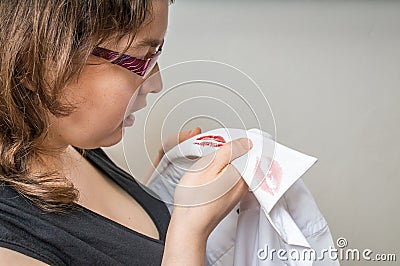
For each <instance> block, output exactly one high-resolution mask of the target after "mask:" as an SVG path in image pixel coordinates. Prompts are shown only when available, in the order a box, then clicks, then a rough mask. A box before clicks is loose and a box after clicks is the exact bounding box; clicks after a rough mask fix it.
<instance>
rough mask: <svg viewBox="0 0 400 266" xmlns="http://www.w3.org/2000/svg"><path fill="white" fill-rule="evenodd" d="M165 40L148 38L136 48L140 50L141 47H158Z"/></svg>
mask: <svg viewBox="0 0 400 266" xmlns="http://www.w3.org/2000/svg"><path fill="white" fill-rule="evenodd" d="M163 41H164V39H162V40H158V39H152V38H146V39H143V40H141V41H140V42H138V43H137V44H136V45H135V46H136V47H138V48H140V47H149V46H150V47H158V46H160V45H161V44H162V43H163Z"/></svg>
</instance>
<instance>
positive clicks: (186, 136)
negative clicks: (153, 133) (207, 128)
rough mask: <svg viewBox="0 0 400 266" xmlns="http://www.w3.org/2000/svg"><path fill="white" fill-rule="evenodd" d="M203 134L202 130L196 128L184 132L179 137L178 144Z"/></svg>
mask: <svg viewBox="0 0 400 266" xmlns="http://www.w3.org/2000/svg"><path fill="white" fill-rule="evenodd" d="M200 133H201V129H200V128H199V127H196V128H195V129H192V130H182V131H181V132H179V135H178V143H181V142H183V141H185V140H187V139H190V138H191V137H193V136H196V135H197V134H200Z"/></svg>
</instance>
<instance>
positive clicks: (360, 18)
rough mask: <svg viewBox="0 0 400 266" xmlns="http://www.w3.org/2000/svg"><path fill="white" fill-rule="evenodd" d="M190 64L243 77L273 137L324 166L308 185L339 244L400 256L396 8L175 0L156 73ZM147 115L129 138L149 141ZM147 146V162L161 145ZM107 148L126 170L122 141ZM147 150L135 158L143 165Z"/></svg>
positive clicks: (399, 18) (399, 7) (395, 4)
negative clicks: (263, 103)
mask: <svg viewBox="0 0 400 266" xmlns="http://www.w3.org/2000/svg"><path fill="white" fill-rule="evenodd" d="M193 59H209V60H216V61H220V62H224V63H227V64H230V65H232V66H235V67H237V68H239V69H240V70H242V71H243V72H245V73H247V74H248V75H249V76H250V77H252V78H253V79H254V81H255V82H256V83H257V84H258V85H259V86H260V88H261V89H262V91H263V93H264V94H265V95H266V97H267V98H268V101H269V103H270V105H271V108H272V111H273V114H274V117H275V120H276V129H277V136H276V137H277V141H278V142H280V143H282V144H284V145H287V146H289V147H293V148H295V149H297V150H299V151H302V152H304V153H307V154H310V155H313V156H315V157H317V158H318V162H317V163H316V165H315V166H313V167H312V168H311V169H310V170H309V171H308V172H307V173H306V174H305V175H304V176H303V179H304V180H305V182H306V184H307V185H308V187H309V189H310V190H311V192H312V193H313V195H314V197H315V199H316V202H317V204H318V206H319V207H320V209H321V211H322V212H323V214H324V215H325V218H326V219H327V221H328V223H329V225H330V229H331V232H332V234H333V238H334V240H336V239H337V238H338V237H345V238H346V239H347V241H348V247H349V248H358V249H365V248H369V249H371V250H373V251H374V252H375V253H379V252H381V253H396V252H397V257H398V260H400V258H399V256H400V253H399V250H400V248H399V247H400V244H399V242H398V241H399V240H398V239H399V237H400V229H399V228H398V226H399V224H400V211H399V210H400V208H399V207H398V202H399V199H400V196H399V191H398V190H399V188H400V181H399V179H400V170H399V169H400V167H399V166H400V141H399V137H400V126H399V123H400V104H399V103H400V89H399V88H400V1H188V0H185V1H179V0H177V1H176V3H174V4H173V5H172V6H171V7H170V24H169V29H168V33H167V37H166V44H165V48H164V51H163V54H162V57H161V58H160V66H161V67H166V66H169V65H172V64H175V63H178V62H182V61H187V60H193ZM249 93H251V91H250V92H249ZM246 97H249V98H251V97H253V96H252V95H251V94H250V95H246ZM254 97H255V96H254ZM147 111H148V109H147ZM147 111H146V109H145V110H142V111H140V113H138V114H137V115H136V120H137V121H136V122H135V125H134V126H133V127H134V128H135V130H137V134H136V135H132V134H130V135H129V138H135V140H132V141H133V142H135V141H136V142H137V143H139V142H143V138H144V135H143V134H144V133H143V128H142V127H143V120H144V119H145V117H146V115H145V114H146V112H147ZM165 111H166V112H168V110H165ZM199 112H201V110H199ZM154 130H156V129H154ZM150 142H151V143H150V147H151V149H149V151H148V152H149V153H150V156H152V155H154V154H155V150H156V147H157V146H158V144H159V139H157V137H156V135H154V136H153V135H152V136H150ZM106 151H107V152H108V153H109V154H110V155H111V156H112V157H113V158H114V159H115V160H116V161H117V163H118V164H120V165H121V166H122V167H125V168H126V164H125V159H124V156H123V154H122V145H121V144H119V145H117V146H114V147H111V148H107V149H106ZM142 152H144V151H143V150H139V149H138V151H137V153H136V154H137V157H135V158H134V160H135V161H136V162H137V164H138V165H143V166H146V167H147V165H148V162H147V156H143V154H142ZM135 171H136V172H137V173H140V174H143V173H144V172H146V171H145V167H143V169H136V170H135ZM341 263H342V265H372V264H374V265H395V264H396V263H393V262H392V263H372V262H371V263H370V264H368V263H367V262H365V261H360V262H345V261H342V262H341Z"/></svg>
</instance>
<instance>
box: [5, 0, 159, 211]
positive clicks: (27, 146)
mask: <svg viewBox="0 0 400 266" xmlns="http://www.w3.org/2000/svg"><path fill="white" fill-rule="evenodd" d="M150 11H151V1H150V0H84V1H82V0H25V1H14V0H2V1H1V2H0V160H1V161H0V181H1V180H2V181H4V182H5V183H6V184H7V185H10V186H12V187H13V188H14V189H15V190H16V191H18V192H19V193H20V194H22V195H23V196H25V197H27V198H28V199H30V200H32V201H33V202H34V203H35V204H36V205H37V206H39V207H40V208H42V209H43V210H45V211H51V212H59V211H65V209H66V208H68V207H72V206H73V205H74V204H73V203H74V201H75V200H77V198H78V195H79V193H78V191H77V190H76V189H75V188H74V186H73V184H72V183H71V182H70V181H69V180H68V179H67V178H65V177H64V176H63V175H62V174H61V173H59V172H57V171H47V172H41V173H31V172H30V171H29V166H30V164H31V162H32V161H33V160H36V161H37V160H39V159H40V154H43V153H45V152H46V150H45V149H44V148H43V147H42V145H41V144H42V142H43V140H44V139H45V137H46V134H47V129H48V126H49V125H48V117H47V114H48V113H49V112H50V113H51V114H52V115H54V116H56V117H62V116H67V115H69V114H70V113H71V112H73V110H74V106H72V105H71V104H67V103H65V102H62V101H61V95H62V92H63V89H64V88H65V86H66V85H67V84H68V82H69V81H71V79H72V78H73V77H76V76H77V75H79V73H80V72H81V71H82V69H83V67H84V65H85V63H86V61H87V59H88V57H89V55H90V53H91V52H92V50H93V49H94V47H96V46H98V45H99V44H101V43H103V42H104V41H106V40H107V39H109V38H115V39H116V40H120V39H121V38H122V37H124V36H127V35H129V36H130V37H131V38H130V40H131V41H132V39H133V37H134V35H135V34H136V33H137V32H138V30H139V29H140V27H141V26H143V25H144V23H145V21H147V18H148V17H149V14H150ZM47 152H48V151H47Z"/></svg>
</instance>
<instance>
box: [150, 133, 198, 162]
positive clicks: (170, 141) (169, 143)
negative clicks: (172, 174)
mask: <svg viewBox="0 0 400 266" xmlns="http://www.w3.org/2000/svg"><path fill="white" fill-rule="evenodd" d="M200 133H201V129H200V128H199V127H196V128H195V129H192V130H182V131H180V132H178V133H176V134H173V135H171V136H169V137H168V138H167V139H166V140H165V141H163V144H162V146H161V147H160V149H159V150H158V159H159V160H158V162H157V165H158V163H159V162H160V160H161V158H162V157H163V156H164V154H165V153H167V152H168V151H169V150H170V149H172V148H173V147H175V146H176V145H178V144H179V143H181V142H184V141H185V140H187V139H190V138H191V137H193V136H196V135H197V134H200ZM157 165H154V166H155V167H157Z"/></svg>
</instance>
